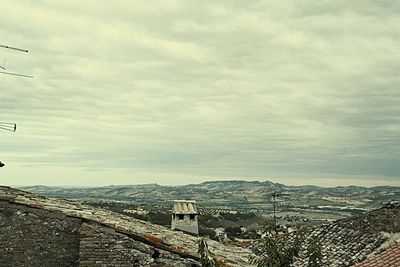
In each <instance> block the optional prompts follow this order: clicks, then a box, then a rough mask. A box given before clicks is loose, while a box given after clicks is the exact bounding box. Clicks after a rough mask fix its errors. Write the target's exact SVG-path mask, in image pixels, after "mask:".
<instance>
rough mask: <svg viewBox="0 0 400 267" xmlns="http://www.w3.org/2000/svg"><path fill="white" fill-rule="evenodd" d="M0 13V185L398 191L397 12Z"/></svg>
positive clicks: (276, 8) (148, 9)
mask: <svg viewBox="0 0 400 267" xmlns="http://www.w3.org/2000/svg"><path fill="white" fill-rule="evenodd" d="M0 10H2V16H1V17H0V44H3V45H10V46H15V47H20V48H24V49H28V50H29V53H22V52H18V51H12V50H7V49H0V63H1V65H4V64H5V66H6V69H7V71H10V72H17V73H22V74H29V75H33V76H34V78H33V79H29V78H22V77H14V76H9V75H1V74H0V121H3V122H16V123H17V131H16V132H15V133H11V132H6V131H0V138H1V139H0V160H1V161H2V162H4V163H5V164H6V166H5V167H3V168H2V169H0V184H5V185H33V184H42V185H76V186H97V185H109V184H141V183H160V184H168V185H172V184H188V183H197V182H202V181H209V180H227V179H243V180H272V181H275V182H282V183H287V184H317V185H324V186H335V185H348V184H357V185H367V186H371V185H400V88H399V87H400V75H399V71H400V17H399V16H398V14H400V1H397V0H382V1H376V0H370V1H368V0H362V1H361V0H359V1H357V0H354V1H344V0H335V1H324V0H322V1H311V0H308V1H307V0H304V1H288V0H286V1H284V0H279V1H278V0H275V1H235V0H231V1H189V0H188V1H122V0H121V1H100V0H99V1H97V0H90V1H89V0H85V1H39V0H35V1H22V0H20V1H1V2H0Z"/></svg>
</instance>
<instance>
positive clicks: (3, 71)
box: [0, 44, 33, 78]
mask: <svg viewBox="0 0 400 267" xmlns="http://www.w3.org/2000/svg"><path fill="white" fill-rule="evenodd" d="M0 48H4V49H9V50H14V51H18V52H24V53H28V50H26V49H22V48H17V47H13V46H9V45H2V44H0ZM0 73H2V74H7V75H12V76H19V77H25V78H33V76H32V75H26V74H20V73H15V72H9V71H7V70H6V64H5V62H4V63H3V66H0Z"/></svg>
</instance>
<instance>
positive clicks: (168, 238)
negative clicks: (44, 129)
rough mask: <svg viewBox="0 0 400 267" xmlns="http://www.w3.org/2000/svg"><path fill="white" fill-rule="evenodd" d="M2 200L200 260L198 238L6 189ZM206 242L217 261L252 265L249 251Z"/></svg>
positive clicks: (235, 266)
mask: <svg viewBox="0 0 400 267" xmlns="http://www.w3.org/2000/svg"><path fill="white" fill-rule="evenodd" d="M0 201H6V202H9V203H13V204H17V205H24V206H28V207H33V208H38V209H43V210H47V211H51V212H61V213H62V214H64V215H66V216H69V217H72V218H80V219H83V220H85V221H92V222H97V223H100V224H102V225H105V226H108V227H111V228H114V229H115V230H116V232H118V233H121V234H124V235H127V236H129V237H135V238H136V239H137V240H145V241H146V244H150V245H154V246H156V247H158V248H160V249H164V250H166V251H169V252H171V253H175V254H177V255H184V256H185V257H189V258H195V259H197V258H198V254H197V248H198V246H197V241H198V238H197V237H194V236H191V235H187V234H184V233H183V232H179V231H173V230H171V229H169V228H166V227H163V226H160V225H155V224H152V223H149V222H145V221H141V220H138V219H134V218H132V217H129V216H125V215H123V214H119V213H115V212H112V211H109V210H106V209H100V208H95V207H92V206H88V205H84V204H82V203H80V202H77V201H69V200H64V199H58V198H47V197H40V196H36V195H34V194H31V193H28V192H25V191H22V190H17V189H13V188H10V187H4V186H0ZM207 243H208V247H209V249H210V251H211V252H213V254H214V255H215V256H216V257H217V258H219V259H221V260H225V262H226V263H227V264H229V266H231V267H239V266H250V264H249V263H248V258H249V257H250V256H251V255H252V253H251V251H250V250H248V249H245V248H241V247H237V246H233V245H229V244H221V243H219V242H217V241H214V240H207Z"/></svg>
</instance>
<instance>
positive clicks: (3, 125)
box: [0, 44, 33, 168]
mask: <svg viewBox="0 0 400 267" xmlns="http://www.w3.org/2000/svg"><path fill="white" fill-rule="evenodd" d="M0 48H4V49H10V50H15V51H18V52H24V53H28V50H26V49H21V48H17V47H13V46H8V45H2V44H0ZM0 73H3V74H7V75H14V76H19V77H26V78H33V76H31V75H25V74H19V73H14V72H7V71H6V66H5V63H4V64H3V66H1V65H0ZM0 130H5V131H9V132H13V133H14V132H15V131H16V130H17V124H16V123H11V122H0ZM1 167H4V163H3V162H1V161H0V168H1Z"/></svg>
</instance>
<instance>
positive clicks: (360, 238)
mask: <svg viewBox="0 0 400 267" xmlns="http://www.w3.org/2000/svg"><path fill="white" fill-rule="evenodd" d="M399 232H400V203H399V202H392V203H388V204H386V205H385V206H383V207H382V208H380V209H377V210H373V211H370V212H367V213H365V214H363V215H361V216H358V217H352V218H348V219H343V220H339V221H336V222H334V223H331V224H325V225H322V226H319V227H315V228H313V229H312V230H311V231H310V232H309V233H308V235H307V236H308V237H307V239H306V242H309V240H311V238H312V237H316V238H317V239H318V240H319V241H320V242H321V245H322V254H323V263H324V266H332V267H335V266H337V267H339V266H340V267H342V266H344V267H345V266H353V265H354V264H356V263H359V262H361V261H363V260H365V259H367V258H368V257H370V256H371V255H375V254H376V253H377V251H379V250H380V249H381V246H382V245H383V244H384V243H385V244H386V242H388V241H389V239H390V237H389V236H390V235H389V234H387V233H399ZM385 233H386V234H385ZM294 266H301V267H302V266H307V259H306V258H304V257H303V258H300V259H298V260H297V262H295V264H294ZM377 266H378V265H377Z"/></svg>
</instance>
